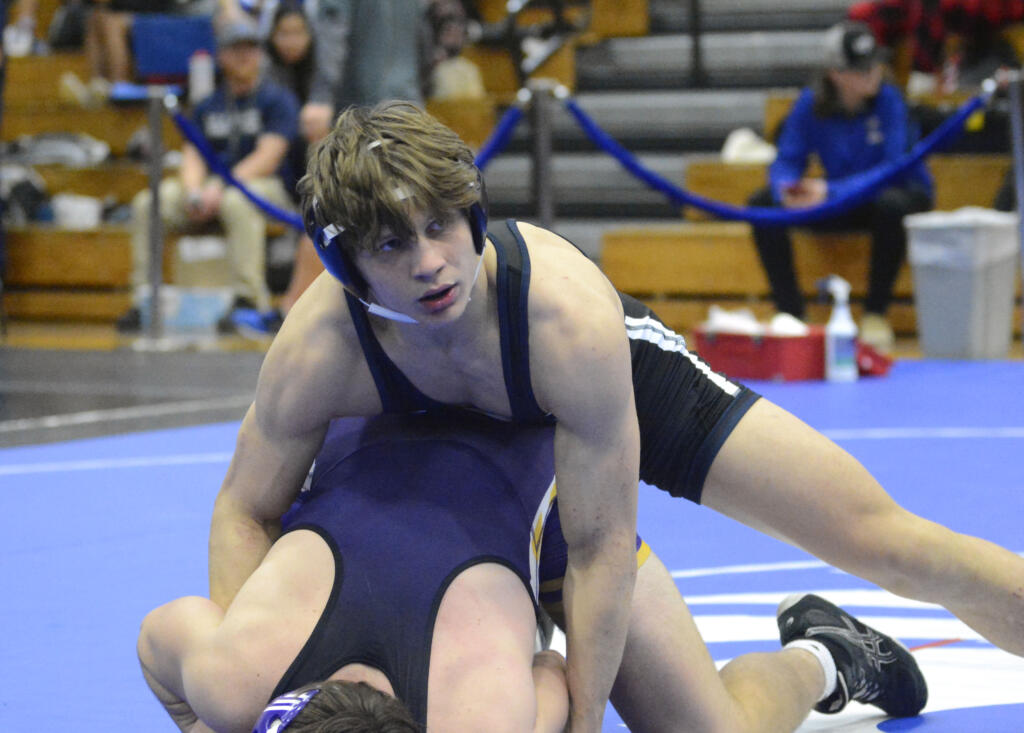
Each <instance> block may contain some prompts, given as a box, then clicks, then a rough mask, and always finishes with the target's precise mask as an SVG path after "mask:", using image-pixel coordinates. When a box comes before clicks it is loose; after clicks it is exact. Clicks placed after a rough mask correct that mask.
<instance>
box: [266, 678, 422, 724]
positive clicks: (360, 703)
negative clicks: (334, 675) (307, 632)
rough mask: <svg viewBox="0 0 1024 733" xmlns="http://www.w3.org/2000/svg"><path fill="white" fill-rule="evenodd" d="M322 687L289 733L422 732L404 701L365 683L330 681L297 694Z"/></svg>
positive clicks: (305, 688) (308, 687)
mask: <svg viewBox="0 0 1024 733" xmlns="http://www.w3.org/2000/svg"><path fill="white" fill-rule="evenodd" d="M314 687H319V688H320V692H318V693H317V694H316V696H315V697H313V698H312V699H311V700H310V701H309V702H308V703H306V706H305V707H304V708H303V709H302V712H300V713H299V714H298V715H297V716H295V719H294V720H293V721H292V722H291V723H289V724H288V727H287V728H286V731H287V733H422V729H421V728H420V726H419V725H417V724H416V721H415V720H414V719H413V717H412V713H410V712H409V710H408V708H406V707H405V705H403V704H402V702H401V700H399V699H398V698H397V697H392V696H391V695H386V694H384V693H383V692H381V691H380V690H378V689H376V688H375V687H371V686H370V685H368V684H366V683H365V682H345V681H342V680H328V681H327V682H323V683H320V684H314V685H308V686H306V687H303V688H301V689H299V690H296V694H299V693H302V692H305V691H306V690H309V689H312V688H314Z"/></svg>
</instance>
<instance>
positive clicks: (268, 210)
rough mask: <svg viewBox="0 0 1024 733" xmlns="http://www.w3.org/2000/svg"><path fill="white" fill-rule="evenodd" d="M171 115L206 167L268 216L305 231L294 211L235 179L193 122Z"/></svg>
mask: <svg viewBox="0 0 1024 733" xmlns="http://www.w3.org/2000/svg"><path fill="white" fill-rule="evenodd" d="M169 113H170V115H171V118H172V119H173V120H174V123H175V124H176V125H177V126H178V129H179V130H181V134H182V135H184V136H185V138H186V139H187V140H188V141H189V142H190V143H192V144H193V145H195V146H196V149H197V150H198V151H199V153H200V155H202V156H203V160H205V161H206V165H207V166H209V168H210V170H212V171H213V172H214V173H216V174H217V175H219V176H220V177H221V178H223V179H224V180H225V181H227V182H228V183H230V184H231V185H232V186H234V187H235V188H237V189H238V190H239V191H241V192H242V194H243V195H244V196H245V197H246V198H247V199H249V200H250V201H252V202H253V204H255V205H256V207H257V208H258V209H260V210H261V211H263V212H264V213H265V214H267V215H268V216H272V217H274V218H275V219H277V220H279V221H283V222H284V223H285V224H288V225H289V226H291V227H293V228H294V229H297V230H299V231H300V232H301V231H303V230H304V228H305V227H304V226H303V224H302V217H300V216H299V215H298V214H296V213H295V212H293V211H288V210H286V209H282V208H281V207H279V206H275V205H274V204H272V203H270V202H269V201H266V200H264V199H262V198H260V197H259V196H257V195H256V194H254V193H253V192H252V191H250V190H249V189H248V188H246V186H245V184H243V183H242V182H241V181H239V180H238V179H237V178H235V176H234V174H233V173H232V172H231V169H230V168H228V167H227V166H226V165H224V161H222V160H221V159H220V156H219V155H217V153H216V151H215V150H214V149H213V148H211V147H210V143H209V142H207V140H206V138H205V137H203V133H202V132H200V131H199V128H197V127H196V126H195V124H194V123H193V122H192V121H191V120H189V119H188V118H187V117H185V116H184V115H183V114H181V112H178V111H177V110H173V109H172V110H169Z"/></svg>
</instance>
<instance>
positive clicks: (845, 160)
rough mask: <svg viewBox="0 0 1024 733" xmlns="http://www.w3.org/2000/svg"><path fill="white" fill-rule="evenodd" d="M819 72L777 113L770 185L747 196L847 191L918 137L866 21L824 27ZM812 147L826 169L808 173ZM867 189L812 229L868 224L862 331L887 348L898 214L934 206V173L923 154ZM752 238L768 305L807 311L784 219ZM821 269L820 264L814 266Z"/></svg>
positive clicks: (767, 200) (900, 250)
mask: <svg viewBox="0 0 1024 733" xmlns="http://www.w3.org/2000/svg"><path fill="white" fill-rule="evenodd" d="M821 58H822V64H821V69H820V70H819V72H818V75H817V79H816V80H815V82H814V83H813V84H811V85H810V86H808V87H807V88H805V89H804V90H803V91H802V93H801V94H800V96H799V98H798V99H797V101H796V103H795V104H794V105H793V109H792V111H791V112H790V114H789V116H788V117H787V118H786V120H785V121H784V122H783V123H782V126H781V128H780V132H779V138H778V141H777V146H778V156H777V157H776V159H775V162H774V163H772V165H771V167H770V168H769V171H768V178H769V185H768V187H767V188H765V189H763V190H761V191H759V192H758V193H756V194H755V195H754V196H753V197H752V198H751V199H750V205H751V206H782V207H784V208H804V207H811V206H816V205H818V204H821V203H824V202H825V201H833V200H836V199H842V198H844V197H846V196H847V195H848V194H849V193H850V192H851V191H852V190H854V189H856V188H857V187H858V185H859V178H860V175H861V174H863V173H865V172H866V171H869V170H871V169H873V168H876V167H877V166H879V165H882V164H884V163H888V162H890V161H893V160H896V159H897V158H899V157H900V156H902V155H903V154H904V153H906V152H907V151H908V150H909V149H910V147H911V146H912V145H913V143H914V142H915V141H916V138H917V131H916V129H915V127H914V126H913V125H912V124H911V122H910V120H909V116H908V111H907V106H906V103H905V102H904V101H903V97H902V95H901V93H900V91H899V90H898V89H897V88H896V87H895V86H894V85H892V84H890V83H889V82H887V81H886V80H885V79H884V76H885V63H884V62H885V53H884V51H883V50H882V48H881V47H879V45H878V42H877V40H876V39H875V37H874V35H873V34H872V32H871V29H870V28H869V27H868V26H867V25H865V24H863V23H859V22H855V21H845V22H842V23H838V24H837V25H834V26H832V27H831V28H829V29H828V31H827V32H826V33H825V36H824V39H823V44H822V57H821ZM812 153H814V154H816V155H817V156H818V159H819V160H820V161H821V165H822V167H823V168H824V175H820V174H818V175H810V176H809V175H807V171H806V169H807V164H808V160H809V159H810V156H811V154H812ZM886 186H887V187H886V188H883V189H881V190H879V191H877V192H876V193H875V194H874V195H873V197H872V198H870V199H868V200H867V201H862V202H860V203H858V204H855V205H854V206H853V207H852V208H850V209H848V210H846V211H844V212H843V213H840V214H837V215H835V216H833V217H830V218H827V219H823V220H819V221H817V222H815V223H814V224H812V225H811V227H812V228H814V229H818V230H826V231H827V230H831V231H836V230H867V231H869V232H870V233H871V260H870V265H869V268H868V269H869V272H868V283H867V297H866V299H865V302H864V316H863V318H862V320H861V323H860V339H861V341H862V342H864V343H866V344H868V345H869V346H871V347H873V348H875V349H876V350H877V351H880V352H883V353H889V352H891V350H892V346H893V341H894V335H893V330H892V326H891V325H890V324H889V322H888V320H887V319H886V312H887V310H888V308H889V303H890V301H891V300H892V290H893V285H894V283H895V281H896V276H897V275H898V274H899V271H900V267H901V266H902V264H903V260H904V258H905V256H906V249H907V236H906V231H905V230H904V228H903V217H904V216H906V215H907V214H912V213H915V212H919V211H926V210H928V209H930V208H932V206H933V202H934V191H933V185H932V179H931V176H930V174H929V173H928V169H927V168H926V167H925V165H924V163H923V162H922V163H918V164H916V165H914V166H912V167H911V168H910V169H909V170H908V171H907V172H906V173H904V174H903V175H901V176H900V177H898V178H896V179H894V180H892V181H890V182H889V183H888V184H886ZM754 240H755V242H756V244H757V251H758V254H759V255H760V257H761V264H762V265H763V266H764V269H765V274H767V276H768V281H769V283H770V284H771V289H772V298H773V300H774V301H775V307H776V308H777V309H778V311H779V312H781V313H789V314H790V315H793V316H796V317H797V318H803V317H804V314H805V308H804V299H803V295H802V293H801V292H800V288H799V285H798V283H797V279H796V272H795V270H794V266H793V252H792V244H791V241H790V237H789V233H788V231H787V229H786V228H785V227H777V226H776V227H768V226H755V227H754ZM820 274H821V275H827V274H828V273H827V272H822V273H820Z"/></svg>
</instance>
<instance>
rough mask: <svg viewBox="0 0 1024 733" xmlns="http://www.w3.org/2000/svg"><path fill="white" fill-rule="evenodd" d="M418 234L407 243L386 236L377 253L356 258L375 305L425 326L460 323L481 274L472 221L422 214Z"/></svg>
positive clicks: (414, 218) (363, 253) (455, 215)
mask: <svg viewBox="0 0 1024 733" xmlns="http://www.w3.org/2000/svg"><path fill="white" fill-rule="evenodd" d="M412 221H413V224H414V225H415V228H416V232H415V234H414V235H413V237H412V238H411V239H410V240H402V239H399V238H398V237H396V236H395V235H394V234H392V233H390V232H388V231H386V230H385V231H384V232H383V233H382V234H381V237H380V239H379V240H378V241H377V244H376V247H374V248H373V249H372V250H369V251H367V250H363V251H360V252H359V253H358V254H357V255H356V267H358V268H359V271H360V273H362V275H363V277H364V278H365V279H366V282H367V284H368V285H369V291H370V292H369V295H370V300H371V301H373V302H376V303H379V304H380V305H383V306H385V307H386V308H390V309H392V310H396V311H398V312H399V313H404V314H405V315H407V316H411V317H412V318H415V319H416V320H417V321H418V322H419V323H421V324H423V325H442V324H445V323H450V322H452V321H455V320H457V319H458V318H459V317H460V316H461V315H462V314H463V312H464V311H465V309H466V304H467V303H468V302H469V296H470V294H471V291H472V289H473V285H474V275H475V274H477V273H478V269H477V264H478V263H479V255H477V253H476V250H475V249H474V247H473V235H472V233H471V232H470V229H469V222H468V221H466V217H465V216H464V215H463V214H462V213H461V212H457V211H452V212H449V213H448V214H446V215H444V216H437V215H433V214H424V213H419V212H416V213H414V214H413V216H412Z"/></svg>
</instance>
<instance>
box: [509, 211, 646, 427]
mask: <svg viewBox="0 0 1024 733" xmlns="http://www.w3.org/2000/svg"><path fill="white" fill-rule="evenodd" d="M520 231H521V232H522V234H523V239H524V240H525V242H526V246H527V249H528V250H529V254H530V264H531V267H530V297H529V324H530V373H531V377H532V379H533V387H534V390H535V392H536V394H537V398H538V401H539V403H540V404H541V405H542V406H543V407H544V408H545V409H548V410H550V411H552V412H555V413H556V414H558V406H559V405H560V404H561V403H563V402H565V401H566V400H570V399H572V395H573V394H574V389H573V385H575V384H578V383H579V382H580V380H579V379H578V377H579V375H580V374H589V375H592V376H593V377H594V379H598V377H597V376H596V375H597V374H598V373H599V372H600V370H595V366H600V365H601V364H602V363H604V362H606V360H608V359H609V358H618V357H613V356H612V355H614V354H619V357H621V354H620V353H619V352H621V351H622V349H623V348H624V345H625V344H626V339H625V330H624V327H623V321H622V303H621V301H620V300H619V297H618V294H617V293H616V291H615V288H614V287H612V285H611V283H610V282H608V279H607V278H606V277H605V276H604V274H603V273H602V272H601V270H600V269H599V268H598V267H597V265H595V264H594V263H593V262H592V261H591V260H589V259H588V258H587V257H586V256H585V255H584V254H583V253H582V252H580V251H579V250H578V249H576V247H574V246H573V245H572V244H570V243H569V242H567V241H566V240H564V239H563V238H561V237H559V236H558V235H557V234H555V233H554V232H550V231H548V230H546V229H542V228H540V227H535V226H531V225H529V224H521V225H520ZM627 361H628V359H627ZM602 379H603V378H602ZM611 388H617V387H616V386H614V385H612V386H611ZM586 398H587V396H586V395H584V396H583V399H586Z"/></svg>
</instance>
